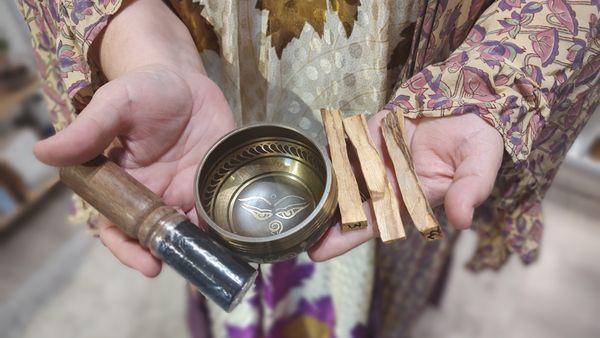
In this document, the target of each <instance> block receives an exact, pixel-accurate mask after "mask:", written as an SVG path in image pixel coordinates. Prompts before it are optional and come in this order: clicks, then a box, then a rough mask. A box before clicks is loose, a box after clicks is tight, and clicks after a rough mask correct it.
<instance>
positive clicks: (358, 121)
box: [344, 115, 405, 243]
mask: <svg viewBox="0 0 600 338" xmlns="http://www.w3.org/2000/svg"><path fill="white" fill-rule="evenodd" d="M344 129H345V130H346V134H347V135H348V138H350V141H351V142H352V145H353V146H354V149H356V154H357V155H358V161H359V162H360V167H361V170H362V174H363V177H364V178H365V182H366V183H367V189H368V190H369V192H370V194H371V203H372V204H373V211H374V212H375V219H376V220H377V225H378V228H379V235H380V236H381V240H382V241H384V242H386V243H387V242H390V241H393V240H396V239H402V238H404V237H405V234H404V228H403V227H402V219H401V218H400V207H399V201H398V198H396V195H395V194H394V190H393V188H392V185H391V183H390V181H389V180H388V178H387V175H386V170H385V166H384V164H383V161H382V160H381V157H380V156H379V152H378V151H377V149H376V148H375V144H374V143H373V140H372V139H371V136H370V135H369V132H368V129H367V121H366V119H365V117H364V115H355V116H352V117H348V118H345V119H344Z"/></svg>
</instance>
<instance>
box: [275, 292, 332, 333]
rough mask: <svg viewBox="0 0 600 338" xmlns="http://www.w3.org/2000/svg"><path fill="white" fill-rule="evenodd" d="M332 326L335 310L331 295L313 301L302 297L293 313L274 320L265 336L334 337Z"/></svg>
mask: <svg viewBox="0 0 600 338" xmlns="http://www.w3.org/2000/svg"><path fill="white" fill-rule="evenodd" d="M334 327H335V311H334V309H333V301H332V300H331V297H329V296H325V297H322V298H318V299H316V300H314V301H309V300H307V299H304V298H302V299H300V302H299V303H298V307H297V310H296V311H295V312H294V313H292V314H291V315H289V316H287V317H282V318H279V319H277V320H276V321H275V323H274V324H273V326H272V327H271V329H270V330H269V332H268V334H267V336H266V338H280V337H290V338H291V337H302V338H304V337H315V338H317V337H318V338H335V333H334Z"/></svg>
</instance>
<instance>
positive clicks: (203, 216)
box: [194, 122, 334, 244]
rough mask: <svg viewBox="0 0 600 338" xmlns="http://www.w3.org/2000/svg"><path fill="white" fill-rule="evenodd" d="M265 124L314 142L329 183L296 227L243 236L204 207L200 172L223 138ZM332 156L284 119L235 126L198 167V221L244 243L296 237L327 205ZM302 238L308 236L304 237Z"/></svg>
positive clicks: (326, 180) (331, 174) (196, 192)
mask: <svg viewBox="0 0 600 338" xmlns="http://www.w3.org/2000/svg"><path fill="white" fill-rule="evenodd" d="M265 127H275V128H280V129H285V130H288V131H291V132H293V133H296V134H298V135H300V136H302V137H304V138H305V139H307V140H308V141H309V142H310V145H311V146H313V147H314V148H315V149H317V151H318V154H319V155H320V157H321V159H322V160H323V163H324V165H325V186H324V188H323V193H322V194H321V197H320V199H319V203H317V204H316V205H315V207H314V209H313V211H312V212H311V213H310V214H309V215H308V216H307V217H306V218H305V219H304V220H303V221H302V222H300V223H298V224H297V225H296V226H294V227H293V228H292V229H289V230H287V231H284V232H282V233H280V234H277V235H271V236H266V237H251V236H242V235H238V234H236V233H234V232H231V231H227V230H225V229H223V228H222V227H220V226H219V225H218V224H216V223H215V222H214V221H213V220H212V218H210V217H209V216H208V214H207V212H206V210H204V207H203V206H202V202H201V201H200V185H199V183H200V173H201V171H202V168H204V166H205V165H206V161H207V160H208V158H209V157H210V155H211V154H212V153H213V152H214V151H215V150H216V149H217V148H219V147H220V146H221V144H223V142H225V140H227V139H228V138H230V137H232V136H233V135H235V134H238V133H241V132H245V131H247V130H250V129H255V128H265ZM328 159H329V156H328V155H327V152H326V151H325V149H324V148H323V147H322V146H321V145H319V144H318V143H317V142H315V140H314V139H313V138H312V137H311V136H308V135H305V134H304V133H302V132H301V131H299V130H297V129H296V128H294V127H291V126H288V125H284V124H280V123H271V122H257V123H252V124H248V125H245V126H242V127H238V128H234V129H233V130H231V131H230V132H228V133H227V134H225V135H223V136H222V137H221V138H220V139H219V140H218V141H217V142H216V143H215V144H213V145H212V146H211V147H210V148H209V149H208V151H207V152H206V154H205V155H204V158H203V159H202V161H201V162H200V165H198V167H197V168H196V175H195V178H194V202H195V205H196V214H197V215H198V221H199V222H204V223H206V225H207V226H208V227H209V228H210V230H212V231H215V232H217V233H218V235H219V236H220V237H221V238H223V239H224V240H226V241H229V240H234V241H236V242H242V243H251V244H260V243H271V242H275V241H278V240H280V239H283V238H289V237H292V236H293V235H295V234H296V233H297V232H300V231H302V230H303V229H305V228H306V227H307V226H308V225H309V224H310V223H311V222H312V221H313V220H314V219H315V218H317V217H318V216H319V214H320V213H321V211H322V210H323V208H324V205H325V204H326V203H327V200H328V196H329V194H331V186H332V183H333V179H334V177H333V169H332V166H331V163H330V161H329V160H328ZM302 240H304V238H303V239H302Z"/></svg>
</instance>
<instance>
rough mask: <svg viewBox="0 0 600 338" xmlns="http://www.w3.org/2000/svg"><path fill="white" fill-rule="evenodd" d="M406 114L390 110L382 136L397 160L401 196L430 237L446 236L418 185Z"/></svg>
mask: <svg viewBox="0 0 600 338" xmlns="http://www.w3.org/2000/svg"><path fill="white" fill-rule="evenodd" d="M403 119H404V117H403V116H397V115H396V114H394V113H389V114H388V115H387V116H386V117H385V119H384V120H383V122H382V124H381V131H382V133H383V139H384V140H385V145H386V147H387V150H388V154H389V155H390V158H391V160H392V163H393V164H394V171H395V172H396V179H397V180H398V187H399V188H400V192H401V193H402V200H403V201H404V205H406V209H408V214H409V215H410V217H411V218H412V220H413V223H414V224H415V227H416V228H417V230H419V232H420V233H421V234H422V235H423V236H424V237H425V239H427V240H436V239H440V238H442V237H443V235H442V229H441V227H440V225H439V223H438V222H437V220H436V218H435V216H434V215H433V211H432V210H431V206H430V205H429V202H427V198H426V197H425V194H424V193H423V190H422V189H421V186H420V185H419V181H418V179H417V175H416V173H415V169H414V165H413V163H412V160H411V157H410V152H409V150H408V146H407V145H406V142H405V141H404V139H405V138H404V135H405V131H404V121H403Z"/></svg>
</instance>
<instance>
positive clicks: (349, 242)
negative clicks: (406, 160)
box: [309, 111, 503, 261]
mask: <svg viewBox="0 0 600 338" xmlns="http://www.w3.org/2000/svg"><path fill="white" fill-rule="evenodd" d="M387 113H388V112H387V111H381V112H379V113H377V114H375V115H374V116H373V117H372V118H371V119H369V123H368V125H369V131H370V133H371V137H372V138H373V142H374V143H375V145H376V147H377V148H378V150H379V153H380V154H382V155H383V159H384V163H385V165H386V167H387V169H388V178H389V179H390V180H391V183H392V186H393V187H394V188H395V190H396V194H397V195H398V199H399V200H400V201H401V200H402V198H401V196H400V194H399V191H398V187H397V184H396V177H395V174H394V171H393V165H392V163H391V160H390V159H389V156H388V155H387V151H386V149H385V144H384V142H383V137H382V135H381V131H380V123H381V120H382V119H383V118H384V117H385V115H386V114H387ZM405 126H406V137H407V143H408V145H409V148H410V151H411V155H412V159H413V163H414V166H415V171H416V173H417V176H418V179H419V183H420V184H421V187H422V188H423V191H424V193H425V195H426V196H427V199H428V200H429V202H430V203H431V205H432V206H434V207H435V206H438V205H441V204H444V209H445V211H446V216H447V218H448V221H449V222H450V224H452V225H454V226H455V227H456V228H457V229H466V228H468V227H469V226H470V225H471V222H472V219H473V212H474V210H475V208H476V207H477V206H478V205H480V204H481V203H483V202H484V201H485V200H486V199H487V197H488V196H489V195H490V193H491V191H492V188H493V186H494V182H495V180H496V175H497V173H498V170H499V169H500V165H501V163H502V155H503V140H502V137H501V136H500V134H499V133H498V132H497V131H496V130H495V129H494V128H493V127H492V126H490V125H488V124H487V123H486V122H485V121H483V120H482V119H481V118H480V117H478V116H476V115H474V114H465V115H461V116H452V117H443V118H423V119H419V120H411V119H405ZM363 208H364V209H365V213H366V215H367V219H368V223H369V226H368V227H367V228H365V229H360V230H352V231H348V232H344V233H342V231H341V227H340V226H339V225H336V226H333V227H331V228H330V229H329V231H328V232H327V233H326V235H325V236H324V237H323V238H322V239H321V240H320V241H319V243H317V245H315V246H314V247H312V248H311V249H310V251H309V254H310V256H311V258H312V259H313V260H315V261H323V260H327V259H330V258H333V257H336V256H338V255H341V254H343V253H345V252H347V251H349V250H350V249H352V248H354V247H356V246H358V245H360V244H362V243H364V242H366V241H368V240H370V239H371V238H373V237H377V236H378V231H377V223H376V221H375V217H374V213H373V210H372V207H371V205H370V202H368V201H367V202H365V203H363ZM401 210H403V209H401ZM403 212H404V213H405V210H403Z"/></svg>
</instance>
